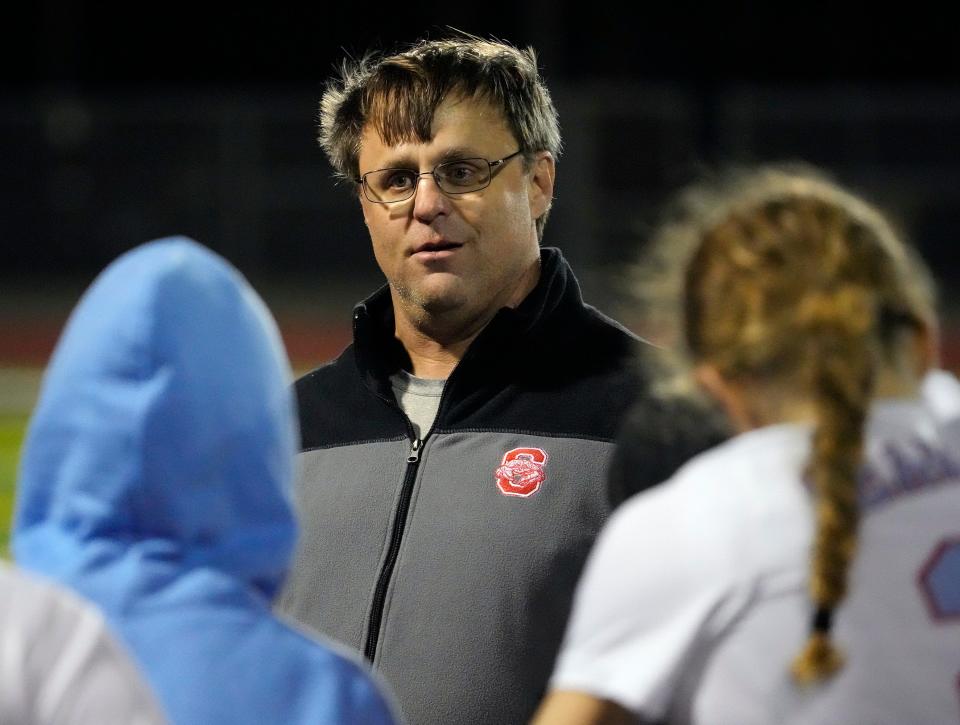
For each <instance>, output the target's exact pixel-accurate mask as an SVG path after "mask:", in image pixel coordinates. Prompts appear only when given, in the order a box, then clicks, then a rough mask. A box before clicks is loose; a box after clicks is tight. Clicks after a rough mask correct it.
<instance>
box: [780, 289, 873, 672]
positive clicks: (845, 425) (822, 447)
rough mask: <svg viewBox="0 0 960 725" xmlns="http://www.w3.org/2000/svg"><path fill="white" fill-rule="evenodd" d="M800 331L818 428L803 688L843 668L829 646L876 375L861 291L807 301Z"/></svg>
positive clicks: (799, 664)
mask: <svg viewBox="0 0 960 725" xmlns="http://www.w3.org/2000/svg"><path fill="white" fill-rule="evenodd" d="M800 314H801V318H806V319H801V324H802V325H804V326H805V327H806V329H807V330H808V332H809V336H810V338H811V339H812V340H813V343H814V350H813V351H812V352H813V356H812V357H810V358H808V359H807V363H809V370H808V371H807V372H808V375H809V376H810V380H809V382H810V390H811V393H812V397H813V402H814V411H815V415H816V422H815V427H814V433H813V443H812V451H811V456H810V461H809V464H808V474H809V477H810V479H811V480H812V482H813V487H814V492H815V511H816V532H815V534H814V541H813V561H812V564H811V577H810V594H811V598H812V600H813V604H814V607H815V613H814V617H813V622H812V626H811V634H810V637H809V639H808V640H807V643H806V645H805V646H804V648H803V650H802V651H801V652H800V654H799V655H798V656H797V658H796V659H795V660H794V662H793V667H792V673H793V676H794V678H795V679H796V680H797V681H798V682H800V683H808V682H813V681H816V680H820V679H824V678H826V677H829V676H830V675H832V674H833V673H834V672H836V671H837V670H838V669H839V668H840V667H841V666H842V665H843V657H842V655H841V654H840V653H839V652H838V650H837V649H836V647H835V646H834V644H833V642H832V641H831V640H830V626H831V623H832V613H833V610H834V609H835V608H836V606H837V605H838V604H839V603H840V601H841V600H842V599H843V598H844V596H845V595H846V592H847V573H848V571H849V568H850V563H851V561H852V560H853V556H854V553H855V550H856V543H857V522H858V519H859V511H858V507H857V483H856V475H857V469H858V467H859V464H860V460H861V455H862V446H863V425H864V419H865V417H866V411H867V407H868V405H869V401H870V397H871V393H872V382H873V377H874V371H873V359H874V355H873V352H872V351H873V346H872V345H871V339H870V332H871V329H872V327H873V325H872V315H871V314H870V310H869V299H868V295H867V294H866V293H865V291H864V290H863V288H862V287H859V288H848V289H845V290H843V291H842V292H840V293H838V294H835V295H831V296H825V295H824V296H818V297H814V298H809V299H807V300H806V301H805V303H804V304H803V305H802V306H801V313H800Z"/></svg>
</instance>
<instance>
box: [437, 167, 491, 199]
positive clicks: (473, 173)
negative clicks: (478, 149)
mask: <svg viewBox="0 0 960 725" xmlns="http://www.w3.org/2000/svg"><path fill="white" fill-rule="evenodd" d="M436 175H437V181H438V182H439V184H440V188H441V189H443V190H444V191H446V192H447V193H449V194H465V193H466V192H468V191H476V190H477V189H482V188H483V187H485V186H486V185H487V184H489V183H490V164H489V163H487V160H486V159H459V160H457V161H449V162H447V163H445V164H440V165H439V166H438V167H437V169H436Z"/></svg>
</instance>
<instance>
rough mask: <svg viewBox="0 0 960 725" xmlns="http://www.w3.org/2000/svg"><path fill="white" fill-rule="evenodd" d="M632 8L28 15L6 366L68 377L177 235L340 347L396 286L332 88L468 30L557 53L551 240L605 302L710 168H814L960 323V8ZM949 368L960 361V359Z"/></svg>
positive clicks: (231, 8) (20, 13) (30, 9)
mask: <svg viewBox="0 0 960 725" xmlns="http://www.w3.org/2000/svg"><path fill="white" fill-rule="evenodd" d="M613 8H614V6H613V4H612V3H582V2H581V3H564V2H559V3H551V2H545V1H544V0H534V1H533V2H528V3H522V4H515V3H506V2H486V3H480V4H477V3H473V4H467V3H439V2H427V3H417V4H409V3H407V4H392V5H379V4H371V3H363V2H353V3H339V4H332V3H326V4H321V3H314V4H311V5H309V6H290V7H284V6H283V5H282V4H275V5H274V6H271V7H267V6H265V5H263V4H259V3H258V4H226V3H203V2H194V3H185V2H174V3H162V4H156V5H144V4H134V3H122V4H121V3H117V2H101V3H93V2H89V1H86V2H85V1H82V0H74V1H70V0H60V1H57V0H46V1H45V2H39V3H34V4H33V5H28V6H22V7H17V8H15V9H11V8H7V9H6V10H5V20H6V22H5V28H4V33H3V38H4V42H3V44H2V48H0V54H2V55H0V60H2V63H0V179H2V182H3V193H2V194H0V239H2V244H3V247H2V248H3V257H2V259H3V265H2V267H0V289H2V290H3V293H2V295H0V300H2V303H0V305H2V306H0V338H3V339H5V340H6V342H5V343H4V345H2V346H0V366H3V365H10V364H21V363H23V362H27V363H32V364H37V363H42V361H43V359H44V355H45V354H46V351H47V349H48V347H49V345H50V344H51V341H52V337H53V336H54V335H55V332H56V330H57V329H59V324H60V323H61V322H62V317H63V315H64V314H65V311H66V310H67V309H69V306H70V305H72V303H73V302H74V301H75V299H76V295H77V294H78V293H79V291H80V290H82V288H83V286H85V285H86V284H87V283H89V281H90V280H91V279H92V276H93V275H94V274H95V273H96V272H97V271H98V270H99V269H100V268H102V267H103V266H104V265H105V264H106V263H107V262H109V261H110V260H111V259H112V258H113V257H114V256H116V255H117V254H118V253H120V252H122V251H123V250H125V249H128V248H130V247H132V246H134V245H136V244H138V243H140V242H143V241H146V240H148V239H152V238H155V237H158V236H165V235H168V234H174V233H182V234H187V235H190V236H193V237H194V238H196V239H198V240H200V241H202V242H204V243H205V244H207V245H208V246H211V247H213V248H214V249H216V250H218V251H220V252H221V253H223V254H224V255H226V256H227V257H228V258H229V259H230V260H231V261H233V262H234V263H235V264H236V265H237V266H238V267H240V269H241V270H242V271H243V272H244V273H245V274H246V275H247V276H248V277H249V278H250V279H251V281H252V282H253V283H254V284H255V286H257V287H258V289H260V291H261V292H262V293H263V294H264V295H265V296H266V297H267V300H268V302H269V303H270V304H271V306H272V307H273V308H274V310H275V312H276V313H277V314H278V317H280V318H281V324H282V325H283V326H284V331H285V334H286V335H287V339H288V344H289V345H290V346H291V352H292V354H293V355H294V357H295V358H298V359H299V361H300V362H303V363H304V364H311V363H313V362H316V358H318V357H323V356H324V355H326V354H329V352H330V350H329V349H328V348H318V347H316V346H313V347H311V346H310V344H307V343H305V342H303V340H306V339H308V338H310V337H311V330H313V329H317V326H318V325H320V324H322V323H324V322H330V321H337V322H346V320H347V316H348V311H349V304H351V303H352V302H353V301H355V300H356V299H357V298H358V297H359V296H361V295H363V294H365V292H366V291H367V290H368V289H369V288H370V287H371V286H372V285H373V284H376V283H377V282H378V280H379V276H378V274H377V272H376V269H375V267H374V264H373V259H372V255H371V253H370V252H369V243H368V241H367V239H366V235H365V230H364V229H363V226H362V222H361V219H360V214H359V211H358V210H357V209H356V206H355V202H354V201H353V200H352V199H351V198H350V196H349V194H348V192H347V191H346V190H344V189H339V188H336V187H335V186H334V184H333V182H332V179H331V173H330V169H329V167H328V166H327V163H326V160H325V159H324V157H323V155H322V153H321V152H320V151H319V149H317V148H316V145H315V144H314V141H313V136H314V129H313V125H314V119H315V115H316V101H317V99H318V97H319V94H320V90H321V87H322V83H323V80H324V79H325V78H326V77H327V76H328V74H329V73H330V71H331V70H332V68H333V67H334V65H335V63H337V61H338V60H339V59H340V58H341V57H342V56H343V54H344V53H349V54H353V55H358V54H361V53H362V52H363V51H364V50H365V49H367V48H368V47H378V48H385V49H391V48H393V47H395V46H396V44H397V43H402V42H408V41H412V40H415V39H417V38H418V37H421V36H423V35H431V36H437V35H440V34H442V32H443V30H442V29H443V27H444V26H446V25H450V26H453V27H456V28H460V29H463V30H466V31H469V32H472V33H476V34H478V35H483V36H487V37H490V36H495V37H499V38H503V39H506V40H509V41H511V42H513V43H514V44H517V45H528V44H530V45H533V46H534V47H535V48H537V50H538V53H539V57H540V62H541V67H542V72H543V75H544V77H545V78H546V80H547V83H548V85H549V86H550V88H551V90H552V92H553V95H554V100H555V102H556V104H557V107H558V110H559V112H560V119H561V125H562V129H563V133H564V142H565V151H564V154H563V156H562V157H561V159H560V163H559V167H558V187H557V201H556V203H555V206H554V212H553V215H552V217H551V221H550V224H549V225H548V226H547V233H546V238H545V243H546V244H550V245H555V246H560V247H561V248H562V249H563V250H564V252H565V253H566V255H567V256H568V257H569V258H570V259H571V261H572V262H573V264H574V266H575V268H576V269H577V270H578V272H579V273H580V275H581V277H582V282H583V285H584V287H585V291H586V293H587V297H588V299H589V300H591V301H593V302H595V303H597V304H599V305H600V306H602V307H603V306H607V307H616V306H617V305H618V304H619V303H620V302H621V300H620V299H619V298H618V296H617V293H616V288H615V287H614V286H613V285H611V284H609V280H610V279H611V276H610V275H611V274H613V273H615V272H616V270H617V269H619V268H621V267H622V266H623V262H625V261H627V260H629V259H631V258H632V257H633V256H634V255H635V253H636V250H637V249H638V248H639V246H640V245H641V244H642V241H643V238H644V234H645V231H646V230H648V229H649V227H650V225H651V224H652V223H654V222H655V220H656V215H657V210H658V209H659V208H660V205H661V204H662V202H663V201H664V200H665V199H666V198H667V196H668V195H669V194H670V193H671V192H672V191H675V190H676V189H677V188H678V187H679V186H680V185H682V184H683V183H685V182H687V181H689V180H691V179H692V178H694V177H695V176H696V175H697V174H698V173H700V172H701V171H702V170H704V169H709V168H713V167H716V166H718V165H722V164H725V163H728V162H753V161H764V160H806V161H810V162H814V163H817V164H819V165H821V166H823V167H824V168H826V169H827V170H829V171H831V172H832V173H833V174H834V175H835V176H836V178H837V179H838V180H839V181H841V182H844V183H847V184H849V185H851V186H853V188H855V189H857V190H860V191H862V192H864V193H865V194H867V196H868V197H869V198H871V199H873V200H874V201H877V202H879V203H880V204H881V205H883V206H884V207H885V208H887V209H889V210H890V211H891V212H892V214H893V215H894V217H895V218H896V219H897V221H898V222H899V223H900V225H901V226H902V227H903V228H904V229H906V231H907V232H908V236H909V237H910V238H911V239H912V240H913V241H914V242H915V243H916V244H917V246H918V247H919V248H920V250H921V252H922V253H923V255H924V256H925V257H926V258H927V260H928V261H929V262H930V263H931V265H932V266H933V267H934V271H935V272H936V274H937V276H938V279H939V282H940V284H941V287H942V288H943V293H944V295H943V296H944V315H945V317H946V318H947V321H948V323H949V324H948V327H950V326H952V325H953V324H954V322H953V321H954V320H955V318H956V312H955V310H956V307H957V295H958V293H960V284H958V283H957V280H956V274H955V272H954V270H955V268H956V262H957V260H958V253H957V251H956V241H955V240H956V236H957V235H956V230H957V229H958V228H960V140H958V139H960V83H958V80H960V67H958V66H960V61H958V57H960V56H958V50H957V48H958V45H960V30H958V26H957V25H956V24H955V23H951V22H947V21H946V20H945V18H944V17H943V16H944V13H945V11H943V10H938V11H936V12H934V11H933V10H932V6H931V7H926V6H923V5H918V4H913V5H909V6H906V5H903V4H897V5H896V6H894V7H892V8H888V9H884V8H881V7H879V5H876V6H875V5H868V4H863V5H860V6H857V7H844V6H840V5H835V6H833V7H828V8H826V9H822V8H815V7H813V6H812V5H809V4H766V5H760V4H756V5H754V4H745V3H740V4H725V5H715V6H707V7H701V6H698V5H694V4H686V3H670V4H658V5H636V4H635V5H631V6H629V8H630V9H628V10H614V9H613ZM331 324H332V323H331ZM44 326H46V327H44ZM43 329H46V330H48V331H47V332H38V330H43ZM291 330H294V332H291ZM296 330H300V332H299V333H298V332H296ZM338 334H339V333H338ZM332 337H333V338H335V342H336V344H339V341H340V339H341V338H340V337H337V335H332ZM296 340H300V341H301V344H299V346H298V343H296ZM955 345H956V343H955V342H954V341H952V338H951V339H950V340H948V346H955ZM949 355H950V356H951V357H950V360H951V361H954V360H956V359H957V358H956V354H955V352H953V347H950V352H949Z"/></svg>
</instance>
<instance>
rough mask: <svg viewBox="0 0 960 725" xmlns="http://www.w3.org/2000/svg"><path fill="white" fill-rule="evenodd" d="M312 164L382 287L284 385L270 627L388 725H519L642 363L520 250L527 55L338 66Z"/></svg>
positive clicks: (546, 170)
mask: <svg viewBox="0 0 960 725" xmlns="http://www.w3.org/2000/svg"><path fill="white" fill-rule="evenodd" d="M320 143H321V145H322V147H323V149H324V150H325V151H326V153H327V155H328V158H329V159H330V161H331V163H332V165H333V167H334V168H335V170H336V171H337V173H338V175H339V176H340V177H341V178H343V179H344V180H346V181H348V182H349V183H352V184H353V185H355V188H356V194H357V198H358V200H359V203H360V208H361V210H362V212H363V217H364V220H365V222H366V225H367V228H368V230H369V233H370V238H371V241H372V243H373V251H374V254H375V257H376V260H377V263H378V265H379V267H380V269H381V270H382V271H383V274H384V275H385V277H386V279H387V285H386V286H384V287H383V288H382V289H381V290H379V291H378V292H376V293H375V294H374V295H373V296H371V297H370V298H368V299H367V300H366V301H364V302H362V303H361V304H360V305H358V306H357V308H356V309H355V310H354V318H353V319H354V342H353V344H352V345H351V346H350V347H348V348H347V350H346V351H345V352H344V353H343V354H342V355H341V356H340V358H338V359H337V360H335V361H334V362H332V363H330V364H329V365H326V366H324V367H321V368H319V369H317V370H314V371H313V372H311V373H309V374H307V375H306V376H304V377H303V378H302V379H300V380H299V381H298V382H297V386H296V387H297V394H298V400H299V404H300V423H301V435H302V445H303V451H302V454H301V456H300V459H301V460H300V479H299V482H298V488H297V497H298V506H299V513H300V517H301V522H302V525H303V534H302V541H301V543H300V547H299V551H298V555H297V557H296V560H295V564H294V568H293V571H292V574H291V577H290V580H289V582H288V585H287V587H286V589H285V591H284V593H283V595H282V597H281V600H280V602H279V607H280V609H281V610H282V611H284V612H285V613H287V614H288V615H290V616H292V617H293V618H294V619H296V620H299V621H300V622H302V623H304V624H306V625H309V626H311V627H313V628H316V629H318V630H320V631H321V632H323V633H325V634H327V635H329V636H331V637H333V638H335V639H337V640H339V641H341V642H343V643H345V644H347V645H349V646H351V647H355V648H357V649H359V650H361V651H362V652H363V653H364V654H365V656H366V657H367V658H369V659H370V660H371V661H372V662H373V664H374V666H375V667H376V668H377V669H378V670H379V671H380V672H381V673H382V674H383V675H384V676H385V677H386V679H387V680H388V682H389V683H390V684H391V685H392V687H393V689H394V691H395V692H396V693H397V696H398V699H399V702H400V707H401V709H402V710H403V711H404V713H405V714H406V716H407V717H408V718H409V719H410V721H411V722H412V723H416V724H420V723H445V724H449V723H497V724H500V723H519V722H525V721H526V720H527V719H528V718H529V716H530V715H531V714H532V712H533V710H534V708H535V707H536V705H537V702H538V700H539V698H540V697H541V695H542V693H543V691H544V688H545V685H546V682H547V678H548V677H549V674H550V670H551V666H552V664H553V661H554V657H555V655H556V652H557V649H558V647H559V643H560V638H561V636H562V634H563V630H564V624H565V622H566V619H567V615H568V613H569V610H570V606H571V596H572V592H573V588H574V584H575V582H576V579H577V576H578V575H579V573H580V570H581V568H582V565H583V562H584V559H585V557H586V554H587V551H588V550H589V547H590V545H591V543H592V541H593V539H594V536H595V534H596V532H597V530H598V529H599V527H600V524H601V523H602V522H603V520H604V519H605V518H606V516H607V515H608V513H609V512H610V510H611V509H612V507H613V506H615V505H616V504H617V503H619V501H620V500H622V498H623V497H624V495H626V493H627V492H625V491H623V490H620V489H617V490H613V489H612V487H611V486H610V485H609V484H608V483H607V479H606V477H605V471H606V469H607V467H608V465H609V462H610V457H611V454H612V452H613V448H614V442H613V441H614V439H615V436H616V432H617V430H618V427H619V423H620V421H621V419H622V417H623V415H624V413H625V412H626V410H627V408H628V407H629V406H630V405H631V403H632V401H634V400H635V399H636V398H637V396H638V394H641V393H642V392H643V391H644V390H645V386H644V384H643V381H642V380H641V379H640V377H639V375H640V374H639V373H638V372H637V371H636V368H635V366H634V365H633V364H632V363H631V362H630V360H631V357H632V356H633V355H634V354H635V353H636V351H637V348H638V347H646V346H643V345H639V344H638V340H637V338H636V337H634V336H633V335H631V334H630V333H629V332H628V331H626V330H625V329H624V328H623V327H621V326H620V325H618V324H617V323H615V322H613V321H612V320H610V319H608V318H606V317H604V316H603V315H601V314H600V313H599V312H597V311H596V310H594V309H593V308H592V307H589V306H587V305H585V304H584V302H583V300H582V298H581V296H580V291H579V288H578V285H577V282H576V279H575V278H574V276H573V273H572V271H571V270H570V268H569V266H568V265H567V263H566V261H565V260H564V259H563V257H562V256H561V254H560V252H559V251H558V250H556V249H551V248H541V247H540V239H541V237H542V235H543V229H544V225H545V223H546V220H547V216H548V214H549V211H550V205H551V203H552V200H553V190H554V175H555V169H556V165H555V164H556V158H557V156H558V155H559V153H560V133H559V128H558V123H557V117H556V112H555V110H554V107H553V104H552V101H551V99H550V95H549V93H548V91H547V89H546V87H545V86H544V85H543V83H542V81H541V79H540V77H539V74H538V70H537V65H536V58H535V56H534V53H533V51H532V50H531V49H527V50H518V49H516V48H514V47H512V46H510V45H507V44H505V43H500V42H489V41H484V40H481V39H478V38H473V37H469V36H463V35H458V36H456V37H453V38H448V39H443V40H433V41H424V42H421V43H419V44H417V45H415V46H413V47H411V48H410V49H407V50H405V51H403V52H400V53H398V54H396V55H391V56H366V57H364V58H363V59H361V60H359V61H349V62H347V63H345V65H344V68H343V71H342V74H341V75H340V77H338V78H336V79H335V80H333V81H331V82H330V83H329V84H328V85H327V88H326V91H325V93H324V96H323V100H322V103H321V119H320ZM678 455H679V452H678V451H675V450H664V449H661V450H657V451H654V452H653V453H652V455H651V457H650V463H649V464H647V465H646V467H645V468H644V467H640V468H639V469H638V470H636V471H632V472H631V473H632V474H633V475H634V477H635V478H634V481H635V482H636V485H637V487H642V486H643V485H648V484H651V483H655V482H656V481H658V480H661V479H662V478H664V477H666V474H667V473H669V472H672V469H671V470H666V469H665V468H664V467H667V466H669V465H671V464H670V463H668V462H669V461H671V460H674V459H677V457H678ZM674 462H675V460H674Z"/></svg>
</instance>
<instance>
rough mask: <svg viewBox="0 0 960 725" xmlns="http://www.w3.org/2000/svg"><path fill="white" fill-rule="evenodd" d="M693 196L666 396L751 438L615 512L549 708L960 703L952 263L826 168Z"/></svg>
mask: <svg viewBox="0 0 960 725" xmlns="http://www.w3.org/2000/svg"><path fill="white" fill-rule="evenodd" d="M680 209H681V212H680V213H678V214H674V215H673V217H672V218H671V221H669V222H668V223H666V224H665V225H664V226H663V227H662V228H661V231H660V233H659V235H658V237H657V238H656V239H655V240H654V243H653V245H652V250H653V252H652V255H651V258H650V259H649V260H648V262H649V264H648V265H647V266H646V269H647V270H648V274H647V275H646V276H645V279H644V283H643V285H642V293H643V294H642V299H643V303H644V305H645V306H649V307H650V308H651V309H654V310H659V311H662V310H664V309H665V308H664V306H663V305H662V304H660V303H662V302H664V301H667V302H669V303H670V304H669V307H670V308H672V309H673V310H674V315H675V318H676V319H677V322H676V328H675V329H677V330H679V331H681V332H682V334H683V337H684V339H683V340H681V341H678V342H677V344H676V345H672V346H671V347H672V349H674V350H675V351H680V353H681V354H680V355H678V357H682V358H683V359H682V360H678V361H674V362H673V363H671V365H669V367H668V369H669V370H670V373H669V374H664V376H663V380H664V383H663V390H664V395H678V394H692V393H691V392H686V393H685V392H683V390H684V387H683V386H684V385H687V387H688V388H689V389H690V390H692V389H694V388H696V389H698V390H699V391H702V392H704V393H706V396H705V399H709V400H710V401H711V403H712V404H716V407H719V409H720V410H721V411H722V412H723V413H724V414H725V415H726V418H727V419H728V420H729V422H730V424H731V427H732V429H733V431H734V432H735V435H733V436H732V437H731V438H730V439H729V440H727V441H726V442H724V443H722V444H720V445H719V446H716V447H714V448H713V449H711V450H709V451H707V452H705V453H702V454H700V455H699V456H697V457H696V458H694V459H692V460H690V461H689V462H688V463H687V464H685V465H684V466H683V467H682V468H681V469H680V470H679V471H677V473H676V474H675V475H674V476H673V477H672V478H671V479H670V480H669V481H668V482H666V483H665V484H663V485H661V486H658V487H655V488H653V489H650V490H648V491H645V492H643V493H641V494H638V495H637V496H635V497H634V498H632V499H630V500H629V501H628V502H627V503H625V504H624V505H623V506H621V507H620V508H619V509H618V510H617V511H616V512H615V513H614V515H613V516H612V518H611V519H610V521H609V522H608V523H607V525H606V527H605V529H604V531H603V533H602V534H601V536H600V538H599V539H598V541H597V544H596V546H595V548H594V550H593V552H592V553H591V557H590V560H589V562H588V564H587V567H586V569H585V571H584V575H583V578H582V579H581V582H580V585H579V588H578V591H577V595H576V599H575V601H574V608H573V614H572V616H571V619H570V622H569V626H568V630H567V635H566V639H565V642H564V645H563V648H562V650H561V653H560V655H559V658H558V660H557V664H556V668H555V671H554V675H553V678H552V680H551V685H550V687H551V691H550V693H549V694H548V696H547V699H546V700H545V701H544V703H543V704H542V705H541V708H540V710H539V711H538V714H537V717H536V718H535V722H536V723H537V724H538V725H543V724H546V723H554V724H556V723H618V722H634V721H636V720H637V719H639V720H640V721H642V722H669V723H703V724H706V723H733V724H736V725H747V724H749V723H763V724H765V725H766V724H770V723H791V724H795V723H797V724H799V723H803V724H807V723H851V724H854V725H877V724H882V723H891V724H894V723H896V724H898V725H899V724H902V723H960V403H958V401H960V385H958V382H957V380H956V379H955V378H954V377H953V376H951V375H949V374H948V373H945V372H943V371H932V370H931V369H932V367H933V365H934V363H935V358H936V352H935V350H936V343H935V339H936V321H935V316H934V303H933V293H932V284H931V282H930V280H929V277H928V274H927V273H926V271H925V270H924V268H923V266H922V264H921V263H920V261H919V260H918V259H917V257H916V256H915V255H914V254H913V253H912V252H911V251H910V250H909V249H908V248H907V247H906V246H905V245H904V244H903V242H902V241H901V240H900V239H899V238H898V236H897V234H896V233H895V232H894V230H893V228H892V227H891V225H890V224H889V223H888V222H887V221H886V220H885V219H884V217H883V216H882V215H881V214H880V212H878V211H877V210H876V209H875V208H873V207H872V206H870V205H868V204H867V203H865V202H864V201H863V200H861V199H859V198H858V197H856V196H854V195H853V194H851V193H849V192H847V191H845V190H844V189H842V188H840V187H838V186H837V185H836V184H834V183H832V182H831V181H829V180H827V179H826V178H824V177H823V176H822V175H820V174H819V173H818V172H816V171H814V170H811V169H808V168H803V169H797V168H764V169H760V170H754V171H752V172H748V173H741V174H739V175H737V176H735V177H731V178H726V179H724V180H723V181H722V182H721V183H719V184H714V185H713V186H712V187H711V188H709V189H708V188H706V187H704V186H700V187H699V188H698V189H696V190H694V191H689V192H687V193H686V195H685V196H684V197H683V199H682V203H681V204H680ZM665 367H667V366H665ZM932 396H935V397H932ZM685 425H686V426H687V427H688V428H689V423H686V424H684V423H683V422H682V421H679V422H678V430H680V431H682V430H683V429H684V426H685ZM623 444H625V445H628V444H629V441H624V443H623Z"/></svg>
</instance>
